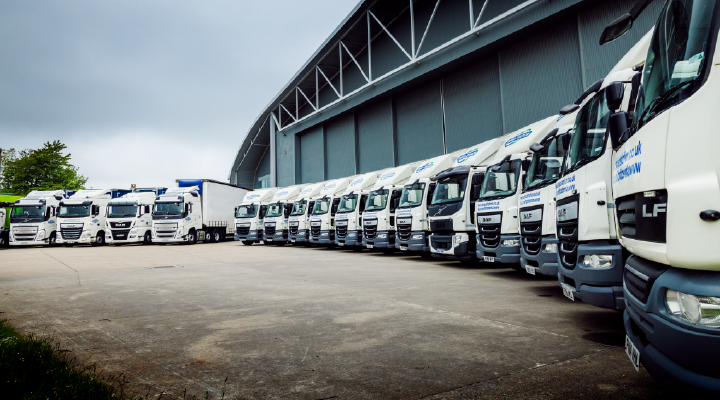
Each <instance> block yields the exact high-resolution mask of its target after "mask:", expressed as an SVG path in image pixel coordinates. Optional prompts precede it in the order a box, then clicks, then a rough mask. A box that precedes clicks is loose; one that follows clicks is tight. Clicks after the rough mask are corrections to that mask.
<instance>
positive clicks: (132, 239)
mask: <svg viewBox="0 0 720 400" xmlns="http://www.w3.org/2000/svg"><path fill="white" fill-rule="evenodd" d="M143 241H144V236H143V235H128V237H127V239H119V240H118V239H115V238H113V236H112V235H111V234H108V233H105V242H107V243H108V244H124V243H142V242H143Z"/></svg>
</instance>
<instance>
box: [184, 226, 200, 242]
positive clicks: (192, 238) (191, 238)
mask: <svg viewBox="0 0 720 400" xmlns="http://www.w3.org/2000/svg"><path fill="white" fill-rule="evenodd" d="M185 243H186V244H195V243H197V235H196V234H195V229H191V230H190V232H188V241H187V242H185Z"/></svg>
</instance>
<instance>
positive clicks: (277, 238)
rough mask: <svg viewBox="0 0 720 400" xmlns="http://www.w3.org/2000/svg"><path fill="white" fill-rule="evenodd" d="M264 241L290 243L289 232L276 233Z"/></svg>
mask: <svg viewBox="0 0 720 400" xmlns="http://www.w3.org/2000/svg"><path fill="white" fill-rule="evenodd" d="M264 241H266V242H268V243H270V242H272V243H283V242H287V241H288V231H275V234H274V235H272V236H269V237H267V238H266V239H264Z"/></svg>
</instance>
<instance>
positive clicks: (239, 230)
mask: <svg viewBox="0 0 720 400" xmlns="http://www.w3.org/2000/svg"><path fill="white" fill-rule="evenodd" d="M237 234H238V235H240V236H247V235H249V234H250V227H249V226H242V227H240V226H238V227H237Z"/></svg>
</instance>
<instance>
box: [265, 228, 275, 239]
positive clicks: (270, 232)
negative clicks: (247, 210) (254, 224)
mask: <svg viewBox="0 0 720 400" xmlns="http://www.w3.org/2000/svg"><path fill="white" fill-rule="evenodd" d="M265 234H266V235H267V236H268V237H270V236H275V227H274V226H267V225H265Z"/></svg>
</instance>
